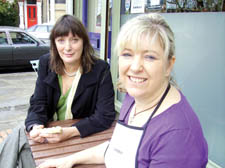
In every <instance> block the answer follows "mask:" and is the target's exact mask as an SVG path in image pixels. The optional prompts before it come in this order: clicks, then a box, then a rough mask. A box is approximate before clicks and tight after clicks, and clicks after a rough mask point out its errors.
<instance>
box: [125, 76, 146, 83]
mask: <svg viewBox="0 0 225 168" xmlns="http://www.w3.org/2000/svg"><path fill="white" fill-rule="evenodd" d="M129 79H130V80H131V81H132V82H134V83H143V82H145V81H146V80H147V79H146V78H140V77H132V76H129Z"/></svg>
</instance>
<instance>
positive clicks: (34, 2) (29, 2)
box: [27, 0, 36, 4]
mask: <svg viewBox="0 0 225 168" xmlns="http://www.w3.org/2000/svg"><path fill="white" fill-rule="evenodd" d="M27 4H36V0H27Z"/></svg>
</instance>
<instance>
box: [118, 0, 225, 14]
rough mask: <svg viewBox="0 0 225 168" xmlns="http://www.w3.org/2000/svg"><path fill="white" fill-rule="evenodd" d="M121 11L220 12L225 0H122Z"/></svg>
mask: <svg viewBox="0 0 225 168" xmlns="http://www.w3.org/2000/svg"><path fill="white" fill-rule="evenodd" d="M122 11H123V12H122V13H123V14H125V13H126V14H131V13H149V12H154V11H157V12H163V13H170V12H220V11H225V0H122Z"/></svg>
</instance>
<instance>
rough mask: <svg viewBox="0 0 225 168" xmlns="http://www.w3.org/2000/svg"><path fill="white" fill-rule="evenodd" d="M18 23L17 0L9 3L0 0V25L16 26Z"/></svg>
mask: <svg viewBox="0 0 225 168" xmlns="http://www.w3.org/2000/svg"><path fill="white" fill-rule="evenodd" d="M18 24H19V9H18V1H17V0H14V2H13V3H9V2H7V1H5V0H0V25H1V26H18Z"/></svg>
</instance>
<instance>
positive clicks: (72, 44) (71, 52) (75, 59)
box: [55, 32, 83, 65]
mask: <svg viewBox="0 0 225 168" xmlns="http://www.w3.org/2000/svg"><path fill="white" fill-rule="evenodd" d="M55 44H56V48H57V50H58V53H59V55H60V57H61V59H62V61H63V62H64V64H65V65H74V64H80V59H81V55H82V52H83V39H81V38H80V37H78V36H77V35H76V36H73V34H72V33H71V32H70V33H69V34H68V35H67V36H59V37H57V38H56V39H55Z"/></svg>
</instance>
